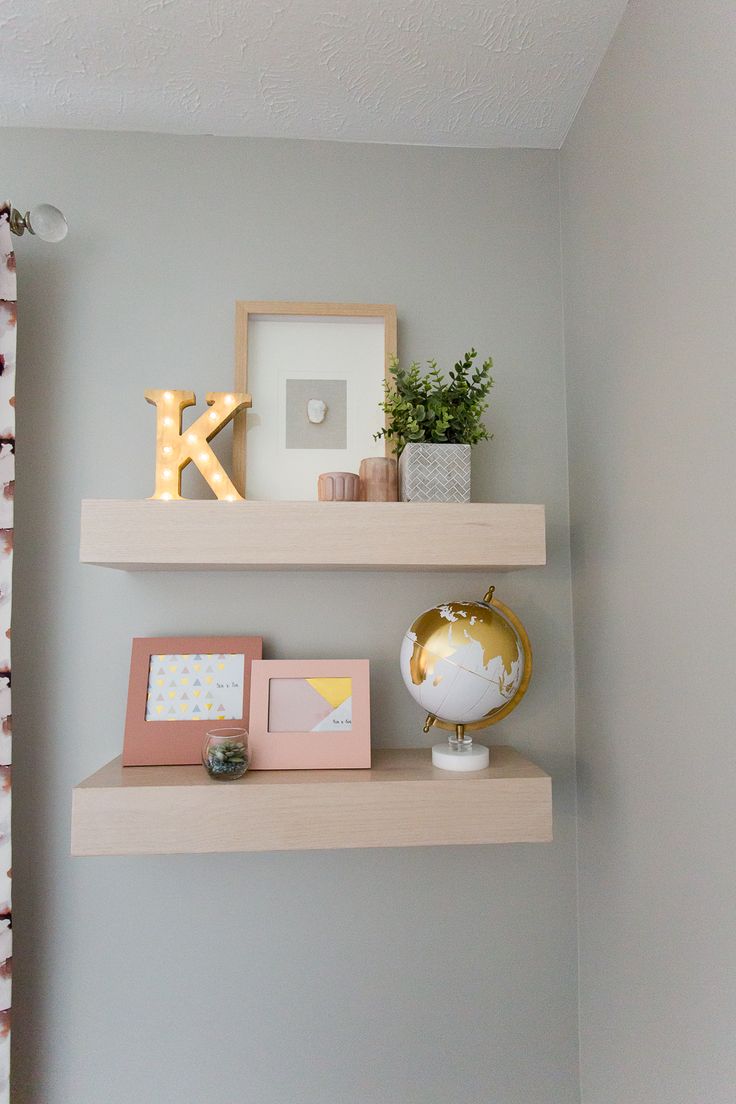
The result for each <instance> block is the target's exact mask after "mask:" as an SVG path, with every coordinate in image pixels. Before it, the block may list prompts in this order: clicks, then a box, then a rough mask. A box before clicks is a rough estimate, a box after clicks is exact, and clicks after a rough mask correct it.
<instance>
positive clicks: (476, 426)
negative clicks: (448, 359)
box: [375, 349, 493, 502]
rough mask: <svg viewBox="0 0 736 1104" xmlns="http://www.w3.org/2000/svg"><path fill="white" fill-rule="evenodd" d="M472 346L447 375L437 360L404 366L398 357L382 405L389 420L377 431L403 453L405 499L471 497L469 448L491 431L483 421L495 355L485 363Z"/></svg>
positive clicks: (401, 476)
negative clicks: (424, 368)
mask: <svg viewBox="0 0 736 1104" xmlns="http://www.w3.org/2000/svg"><path fill="white" fill-rule="evenodd" d="M477 356H478V354H477V352H476V350H475V349H470V350H469V351H468V352H467V353H466V354H465V356H464V357H463V358H462V360H459V361H458V362H457V364H456V365H455V367H454V368H452V369H451V370H450V372H449V373H448V375H447V376H446V377H445V376H444V375H443V373H442V372H441V371H440V369H439V368H438V367H437V362H436V361H434V360H430V361H428V370H427V371H426V372H422V369H421V367H420V365H419V364H418V362H416V361H414V362H413V363H412V364H410V366H409V367H408V368H402V367H401V365H400V363H399V361H398V359H397V358H396V357H394V358H393V359H392V360H391V364H390V373H391V379H390V380H387V381H386V384H385V396H384V400H383V402H382V403H381V409H382V410H383V411H384V413H385V415H386V425H385V426H384V427H383V429H381V430H380V431H379V432H378V433H377V434H376V435H375V436H376V439H379V438H381V437H383V438H385V439H386V440H387V441H390V442H391V443H392V445H393V447H394V451H395V453H396V455H397V457H398V459H399V497H400V498H401V499H402V501H403V502H469V501H470V450H471V447H472V446H473V445H474V444H476V443H477V442H478V441H486V440H488V439H489V438H490V436H491V435H490V434H489V432H488V429H487V428H486V425H485V423H484V421H483V415H484V414H485V412H486V410H487V409H488V405H489V404H488V402H487V401H486V397H487V395H488V392H489V391H490V390H491V388H492V387H493V378H492V376H491V368H492V367H493V361H492V359H491V357H488V358H487V360H484V361H483V363H482V364H481V365H480V366H477V365H476V364H475V360H476V357H477Z"/></svg>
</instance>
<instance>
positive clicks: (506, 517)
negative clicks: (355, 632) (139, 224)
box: [80, 499, 546, 571]
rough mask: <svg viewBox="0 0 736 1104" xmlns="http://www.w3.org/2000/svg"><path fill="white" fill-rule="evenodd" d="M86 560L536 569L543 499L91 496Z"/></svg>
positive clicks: (141, 567) (541, 547) (540, 560)
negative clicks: (305, 499)
mask: <svg viewBox="0 0 736 1104" xmlns="http://www.w3.org/2000/svg"><path fill="white" fill-rule="evenodd" d="M80 559H81V561H82V563H91V564H98V565H100V566H103V567H117V568H121V569H122V570H125V571H136V570H138V571H150V570H166V569H180V570H186V571H192V570H210V569H212V568H223V569H226V570H252V569H267V568H283V569H295V568H297V569H298V568H312V569H322V570H325V569H333V568H353V569H371V568H377V569H382V570H384V571H388V570H391V571H404V570H406V571H448V570H468V569H470V568H479V569H481V568H482V569H493V570H497V571H498V570H505V569H510V568H518V567H537V566H541V565H543V564H544V563H545V562H546V551H545V529H544V506H535V505H526V504H520V505H517V504H513V503H498V502H469V503H462V504H460V503H444V502H443V503H418V502H417V503H407V502H217V501H214V500H207V501H203V500H194V499H186V500H182V501H179V502H159V501H152V500H151V499H143V500H135V501H127V500H114V499H105V500H100V499H92V500H87V501H85V502H83V503H82V538H81V548H80Z"/></svg>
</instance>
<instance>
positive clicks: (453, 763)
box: [424, 717, 490, 771]
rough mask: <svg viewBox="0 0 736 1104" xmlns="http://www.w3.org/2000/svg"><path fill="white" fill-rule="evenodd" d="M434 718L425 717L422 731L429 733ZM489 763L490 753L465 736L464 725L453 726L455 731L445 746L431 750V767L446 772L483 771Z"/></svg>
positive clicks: (439, 745) (436, 745) (437, 746)
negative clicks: (425, 720)
mask: <svg viewBox="0 0 736 1104" xmlns="http://www.w3.org/2000/svg"><path fill="white" fill-rule="evenodd" d="M434 720H435V718H434V717H427V722H426V724H425V726H424V731H425V732H429V730H430V728H431V727H432V725H433V724H434ZM489 762H490V752H489V751H488V748H487V747H485V746H484V745H483V744H473V737H472V736H466V734H465V725H461V724H459V725H455V731H454V732H452V733H451V734H450V735H449V736H448V737H447V743H446V744H435V745H434V747H433V748H432V765H433V766H435V767H439V768H440V770H446V771H477V770H485V768H486V767H487V766H488V764H489Z"/></svg>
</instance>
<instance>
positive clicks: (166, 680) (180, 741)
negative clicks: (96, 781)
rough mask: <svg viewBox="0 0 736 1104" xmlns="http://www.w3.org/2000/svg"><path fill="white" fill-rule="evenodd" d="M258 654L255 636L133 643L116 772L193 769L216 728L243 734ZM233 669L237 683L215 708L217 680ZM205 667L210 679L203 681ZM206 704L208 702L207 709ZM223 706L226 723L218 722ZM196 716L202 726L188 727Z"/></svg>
mask: <svg viewBox="0 0 736 1104" xmlns="http://www.w3.org/2000/svg"><path fill="white" fill-rule="evenodd" d="M262 654H263V641H262V639H261V637H260V636H147V637H136V638H135V639H134V640H133V646H132V651H131V659H130V680H129V683H128V708H127V712H126V717H125V739H124V741H123V766H124V767H148V766H173V765H177V764H185V765H186V764H192V763H200V762H201V755H202V742H203V740H204V737H205V734H206V733H207V732H208V730H209V729H211V728H216V727H217V726H218V725H223V724H225V725H231V726H236V727H237V726H242V727H243V728H247V727H248V718H249V715H250V697H251V669H252V664H253V663H254V661H255V660H259V659H260V658H261V656H262ZM241 656H242V657H243V663H242V666H241V665H240V663H239V659H240V657H241ZM154 657H156V658H155V660H154V663H155V669H154V665H152V663H151V660H152V659H153V658H154ZM202 657H204V659H202ZM236 657H237V658H236ZM210 661H212V662H210ZM220 665H222V666H221V667H220ZM233 665H234V668H235V669H236V677H235V678H230V679H229V683H228V688H227V689H226V690H223V691H222V695H221V696H222V700H218V696H217V689H218V686H217V682H218V677H219V674H220V672H224V673H225V674H226V675H227V674H228V673H229V668H230V667H231V666H233ZM209 667H212V668H213V673H208V668H209ZM195 668H198V669H197V670H195ZM207 680H209V681H207ZM159 682H160V683H161V686H160V687H159V686H158V685H157V684H158V683H159ZM213 682H214V686H213ZM149 683H150V684H151V685H149ZM198 684H199V685H198ZM190 687H191V688H190ZM213 695H214V696H213ZM226 695H229V697H228V696H226ZM159 697H160V698H161V704H160V705H159V704H158V703H157V701H156V699H158V698H159ZM205 697H208V698H209V702H208V703H207V704H205V701H204V699H205ZM225 703H227V708H226V710H224V711H223V712H227V717H224V716H223V717H222V718H218V715H217V709H218V706H220V705H224V704H225ZM157 710H158V711H159V712H158V714H157V713H156V711H157ZM174 710H176V719H173V713H174ZM233 713H239V716H237V717H236V716H233V715H232V714H233ZM149 714H150V716H149ZM168 714H172V716H171V717H169V716H168ZM195 714H196V715H197V716H202V718H203V719H201V720H199V719H194V716H195Z"/></svg>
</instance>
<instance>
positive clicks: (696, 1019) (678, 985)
mask: <svg viewBox="0 0 736 1104" xmlns="http://www.w3.org/2000/svg"><path fill="white" fill-rule="evenodd" d="M735 56H736V22H735V21H734V11H733V4H732V3H730V2H726V0H692V2H691V3H688V4H662V3H661V2H659V0H639V2H638V3H636V4H632V5H630V6H629V9H628V12H627V14H626V15H625V16H624V20H623V23H622V26H621V28H620V29H619V32H618V34H617V36H616V38H615V39H614V42H613V45H612V47H611V49H610V51H609V53H608V56H607V57H606V59H605V62H604V64H603V66H602V68H601V70H600V72H599V74H598V76H597V78H596V80H595V82H594V84H593V86H592V88H591V90H590V92H589V94H588V97H587V99H586V101H585V104H584V106H583V109H582V111H581V112H580V115H579V117H578V119H577V121H576V123H575V126H574V128H573V130H572V133H571V134H570V136H569V139H568V141H567V143H566V145H565V146H564V149H563V154H562V176H563V209H564V246H565V314H566V339H567V344H566V347H567V358H568V383H567V391H568V412H569V442H570V485H571V509H572V547H573V565H574V568H573V580H574V600H575V606H574V608H575V643H576V657H577V740H578V753H579V777H580V810H579V815H580V820H579V824H580V893H581V925H580V931H581V979H580V980H581V1005H580V1021H581V1043H582V1087H583V1100H584V1102H585V1104H623V1102H626V1104H705V1102H707V1104H733V1101H734V1099H736V1050H735V1049H734V1037H735V1035H736V984H735V978H736V898H735V896H734V887H735V885H736V883H735V881H734V852H735V845H736V801H735V800H734V793H736V785H735V783H736V777H735V771H734V716H735V715H736V690H735V687H736V679H735V678H734V675H735V674H736V665H735V664H734V621H735V613H736V589H735V586H734V578H735V576H734V541H735V540H736V498H735V497H734V471H735V470H736V448H735V446H734V440H735V435H734V425H735V423H736V373H735V372H734V348H736V312H735V311H734V287H735V286H736V215H735V214H734V185H735V184H736V177H735V175H734V165H736V88H735V87H734V57H735Z"/></svg>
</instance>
